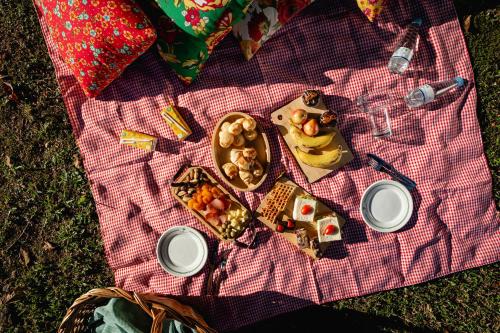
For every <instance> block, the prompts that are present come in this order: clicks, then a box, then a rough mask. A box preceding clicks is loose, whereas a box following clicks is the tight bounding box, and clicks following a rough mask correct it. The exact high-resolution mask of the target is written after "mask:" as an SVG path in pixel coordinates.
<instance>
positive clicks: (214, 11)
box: [156, 0, 252, 37]
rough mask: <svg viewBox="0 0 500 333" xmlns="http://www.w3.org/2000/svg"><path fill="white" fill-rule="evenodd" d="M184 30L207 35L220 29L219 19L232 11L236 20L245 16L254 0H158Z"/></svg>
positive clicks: (193, 33) (195, 34)
mask: <svg viewBox="0 0 500 333" xmlns="http://www.w3.org/2000/svg"><path fill="white" fill-rule="evenodd" d="M156 2H158V4H159V6H160V7H161V8H162V9H163V11H164V12H165V13H166V14H167V15H168V16H169V17H170V18H171V19H172V21H174V22H175V24H177V26H179V27H180V28H181V29H182V30H184V31H185V32H187V33H188V34H190V35H192V36H195V37H199V36H201V37H207V36H209V35H210V34H212V33H213V32H214V31H215V30H217V29H218V22H219V20H221V19H223V18H224V17H226V16H227V13H228V12H231V13H232V18H233V21H234V22H236V21H238V20H240V19H241V18H243V17H244V16H245V13H246V10H247V8H248V5H249V4H250V3H251V2H252V0H156Z"/></svg>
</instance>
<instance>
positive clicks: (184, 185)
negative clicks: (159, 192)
mask: <svg viewBox="0 0 500 333" xmlns="http://www.w3.org/2000/svg"><path fill="white" fill-rule="evenodd" d="M179 171H180V176H178V177H174V181H173V182H172V184H171V192H172V195H173V197H174V198H175V199H176V200H177V201H178V202H180V203H181V204H182V205H183V206H184V207H185V208H186V209H187V210H188V211H189V212H190V213H191V214H192V215H193V216H194V217H195V218H197V219H198V220H199V221H200V222H201V223H202V224H203V225H204V226H205V227H207V228H208V229H209V230H210V231H211V232H212V233H213V234H214V235H215V236H217V237H218V238H219V239H221V240H223V241H234V240H235V239H237V238H238V237H239V236H241V235H242V234H243V233H244V231H245V229H246V227H247V226H248V225H249V223H250V221H251V215H252V214H251V212H250V211H249V210H248V209H247V208H246V207H245V206H244V205H243V204H242V203H241V202H239V201H238V199H236V198H235V197H234V196H233V195H231V193H229V192H228V191H226V189H225V188H224V187H222V186H221V185H220V184H219V183H218V182H217V180H215V179H214V178H213V177H212V176H211V175H210V174H209V173H208V172H207V171H206V170H205V169H203V168H201V167H189V168H186V170H185V171H182V169H181V170H179ZM233 220H234V221H236V220H237V221H238V222H234V223H231V222H232V221H233Z"/></svg>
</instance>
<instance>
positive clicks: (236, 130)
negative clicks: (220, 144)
mask: <svg viewBox="0 0 500 333" xmlns="http://www.w3.org/2000/svg"><path fill="white" fill-rule="evenodd" d="M227 131H228V132H229V133H231V134H232V135H238V134H241V132H242V131H243V126H241V124H238V123H232V124H231V125H229V126H228V128H227Z"/></svg>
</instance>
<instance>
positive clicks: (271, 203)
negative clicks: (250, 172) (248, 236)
mask: <svg viewBox="0 0 500 333" xmlns="http://www.w3.org/2000/svg"><path fill="white" fill-rule="evenodd" d="M294 191H295V186H293V185H289V184H285V183H282V182H277V183H276V184H275V185H274V187H273V189H272V190H271V192H270V193H269V194H268V195H267V197H266V202H265V204H264V207H263V208H262V216H263V217H264V218H265V219H266V220H268V221H270V222H271V223H274V221H275V220H276V218H277V217H278V215H279V214H280V213H281V212H282V211H284V210H285V207H286V205H287V204H288V201H289V200H290V198H291V197H292V195H293V192H294Z"/></svg>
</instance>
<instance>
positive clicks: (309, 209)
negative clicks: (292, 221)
mask: <svg viewBox="0 0 500 333" xmlns="http://www.w3.org/2000/svg"><path fill="white" fill-rule="evenodd" d="M313 210H314V209H313V208H312V206H311V205H304V206H302V210H301V211H300V212H301V213H302V215H308V214H311V213H312V212H313Z"/></svg>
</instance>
